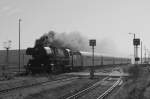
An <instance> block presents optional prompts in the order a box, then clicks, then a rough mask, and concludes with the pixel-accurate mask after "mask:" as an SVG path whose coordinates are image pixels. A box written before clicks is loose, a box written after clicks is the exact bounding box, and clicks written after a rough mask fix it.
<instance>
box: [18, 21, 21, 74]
mask: <svg viewBox="0 0 150 99" xmlns="http://www.w3.org/2000/svg"><path fill="white" fill-rule="evenodd" d="M20 22H21V19H19V52H18V54H19V73H20Z"/></svg>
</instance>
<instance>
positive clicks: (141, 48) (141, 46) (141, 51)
mask: <svg viewBox="0 0 150 99" xmlns="http://www.w3.org/2000/svg"><path fill="white" fill-rule="evenodd" d="M142 61H143V59H142V41H141V64H142Z"/></svg>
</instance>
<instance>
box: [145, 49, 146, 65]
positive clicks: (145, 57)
mask: <svg viewBox="0 0 150 99" xmlns="http://www.w3.org/2000/svg"><path fill="white" fill-rule="evenodd" d="M145 63H146V47H145Z"/></svg>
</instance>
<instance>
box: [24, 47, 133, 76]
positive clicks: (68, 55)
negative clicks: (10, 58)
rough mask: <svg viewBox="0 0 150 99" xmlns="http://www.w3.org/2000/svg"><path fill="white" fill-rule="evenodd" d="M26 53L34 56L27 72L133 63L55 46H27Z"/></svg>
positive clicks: (70, 69) (50, 71) (57, 71)
mask: <svg viewBox="0 0 150 99" xmlns="http://www.w3.org/2000/svg"><path fill="white" fill-rule="evenodd" d="M26 54H27V55H30V56H32V58H31V59H30V60H29V61H28V63H27V65H26V67H25V68H26V72H27V73H32V74H35V73H43V72H46V73H60V72H68V71H69V72H70V71H76V70H81V69H83V68H90V67H91V66H93V63H94V67H101V66H108V65H120V64H131V59H129V58H121V57H110V56H102V55H101V54H99V53H94V62H93V61H92V60H93V54H92V53H91V52H84V51H75V50H70V49H67V48H59V47H54V46H45V47H40V46H36V47H33V48H27V50H26Z"/></svg>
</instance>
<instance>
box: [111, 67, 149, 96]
mask: <svg viewBox="0 0 150 99" xmlns="http://www.w3.org/2000/svg"><path fill="white" fill-rule="evenodd" d="M148 68H149V67H148ZM125 71H126V72H128V73H129V74H130V75H131V76H130V77H129V78H128V80H127V81H126V82H125V83H124V85H123V86H122V87H121V88H120V89H119V90H118V91H117V93H115V94H113V95H112V97H111V98H110V99H150V94H149V93H150V72H149V70H148V69H147V68H145V67H143V66H140V65H138V66H129V67H126V68H125Z"/></svg>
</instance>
